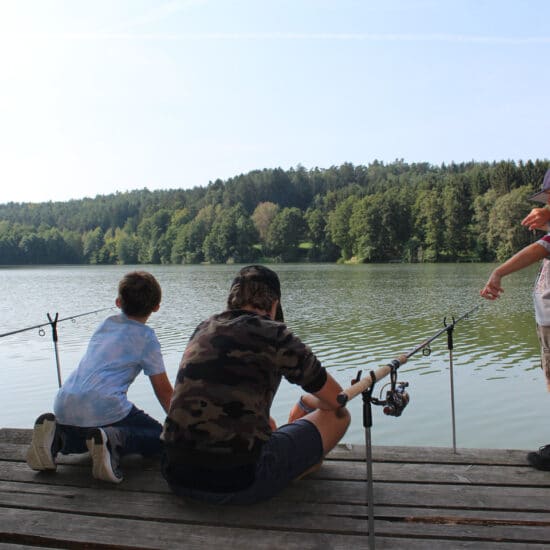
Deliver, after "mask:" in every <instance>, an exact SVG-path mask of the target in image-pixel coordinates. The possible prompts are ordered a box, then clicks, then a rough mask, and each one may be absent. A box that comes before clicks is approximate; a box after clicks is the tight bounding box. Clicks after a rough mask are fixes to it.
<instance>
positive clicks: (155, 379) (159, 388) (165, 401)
mask: <svg viewBox="0 0 550 550" xmlns="http://www.w3.org/2000/svg"><path fill="white" fill-rule="evenodd" d="M149 379H150V380H151V385H152V386H153V390H154V391H155V395H156V396H157V399H158V400H159V403H160V404H161V405H162V408H163V409H164V412H165V413H166V414H168V410H169V409H170V400H171V399H172V393H173V392H174V389H173V388H172V384H171V383H170V380H168V375H167V374H166V373H165V372H162V373H160V374H153V375H152V376H150V377H149Z"/></svg>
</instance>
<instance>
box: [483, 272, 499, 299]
mask: <svg viewBox="0 0 550 550" xmlns="http://www.w3.org/2000/svg"><path fill="white" fill-rule="evenodd" d="M501 280H502V277H501V276H500V275H498V274H496V273H492V274H491V276H490V277H489V280H488V281H487V284H486V285H485V286H484V287H483V288H482V289H481V290H480V291H479V295H480V296H481V297H482V298H486V299H487V300H496V299H497V298H498V297H499V296H500V295H501V294H502V293H503V292H504V289H503V288H502V286H501V285H500V281H501Z"/></svg>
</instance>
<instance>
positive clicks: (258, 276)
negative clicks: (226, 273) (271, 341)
mask: <svg viewBox="0 0 550 550" xmlns="http://www.w3.org/2000/svg"><path fill="white" fill-rule="evenodd" d="M247 281H250V282H255V283H260V284H263V285H265V286H267V287H268V288H269V289H270V290H271V291H273V293H274V294H275V295H276V296H277V299H278V300H279V303H278V305H277V313H276V314H275V321H280V322H281V323H282V322H283V321H284V316H283V309H282V308H281V283H280V281H279V276H278V275H277V273H275V271H273V270H271V269H269V268H268V267H265V266H263V265H248V266H246V267H243V268H242V269H241V270H240V271H239V273H238V275H237V276H236V277H235V278H234V279H233V282H232V283H231V287H233V286H234V285H236V284H241V283H246V282H247Z"/></svg>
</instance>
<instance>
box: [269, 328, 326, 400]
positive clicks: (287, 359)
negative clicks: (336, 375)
mask: <svg viewBox="0 0 550 550" xmlns="http://www.w3.org/2000/svg"><path fill="white" fill-rule="evenodd" d="M280 357H281V365H280V369H281V373H282V375H283V376H284V377H285V378H286V379H287V380H288V381H289V382H290V383H292V384H298V385H299V386H301V387H302V388H303V389H304V391H306V392H309V393H315V392H317V391H319V390H320V389H321V388H322V387H323V386H324V385H325V382H326V381H327V371H326V369H325V368H324V367H323V366H322V365H321V362H320V361H319V359H317V357H316V356H315V354H314V353H313V352H312V351H311V348H310V347H309V346H307V345H306V344H304V343H303V342H302V341H301V340H300V339H299V338H298V337H296V336H294V335H293V334H292V332H290V331H289V330H288V329H287V328H286V327H285V330H284V331H283V332H282V334H281V340H280Z"/></svg>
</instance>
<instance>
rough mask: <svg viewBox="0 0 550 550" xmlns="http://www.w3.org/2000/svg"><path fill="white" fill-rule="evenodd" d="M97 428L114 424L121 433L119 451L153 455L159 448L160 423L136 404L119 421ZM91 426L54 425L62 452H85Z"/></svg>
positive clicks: (160, 446) (111, 426)
mask: <svg viewBox="0 0 550 550" xmlns="http://www.w3.org/2000/svg"><path fill="white" fill-rule="evenodd" d="M97 427H98V428H116V429H117V432H118V433H119V435H120V437H119V438H117V444H118V449H117V451H118V452H119V454H120V455H121V456H122V455H126V454H134V453H137V454H141V455H143V456H153V455H155V454H159V453H160V451H161V450H162V444H161V441H160V434H161V432H162V425H161V424H160V423H159V422H157V421H156V420H155V419H154V418H151V417H150V416H149V415H148V414H146V413H145V412H143V411H142V410H140V409H138V408H137V407H136V406H135V405H134V406H133V407H132V410H131V411H130V412H129V413H128V415H127V416H126V417H124V418H123V419H122V420H119V421H118V422H114V423H113V424H109V425H107V426H97ZM90 429H91V428H81V427H79V426H68V425H66V424H58V425H57V433H58V435H59V436H60V438H61V450H60V452H61V453H63V454H69V453H85V452H86V451H87V450H88V449H87V447H86V437H87V434H88V432H89V430H90Z"/></svg>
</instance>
